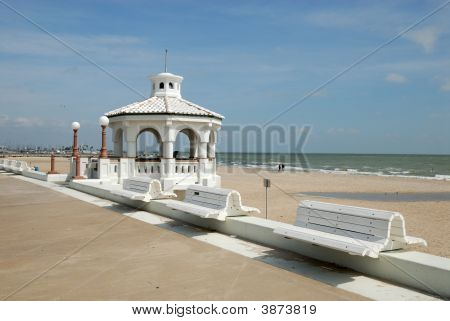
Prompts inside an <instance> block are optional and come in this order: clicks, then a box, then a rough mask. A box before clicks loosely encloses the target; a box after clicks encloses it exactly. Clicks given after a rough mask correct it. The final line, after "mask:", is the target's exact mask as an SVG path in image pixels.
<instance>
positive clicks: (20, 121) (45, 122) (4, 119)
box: [0, 114, 63, 127]
mask: <svg viewBox="0 0 450 321" xmlns="http://www.w3.org/2000/svg"><path fill="white" fill-rule="evenodd" d="M62 123H63V122H60V121H54V120H49V119H43V118H39V117H22V116H19V117H15V118H10V117H9V116H8V115H4V114H0V125H1V126H4V127H46V126H48V127H61V124H62Z"/></svg>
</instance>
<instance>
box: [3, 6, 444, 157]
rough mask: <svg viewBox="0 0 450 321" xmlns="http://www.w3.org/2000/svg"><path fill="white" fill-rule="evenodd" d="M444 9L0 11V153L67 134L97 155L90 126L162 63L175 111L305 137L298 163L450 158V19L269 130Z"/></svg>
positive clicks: (430, 24) (141, 92) (146, 87)
mask: <svg viewBox="0 0 450 321" xmlns="http://www.w3.org/2000/svg"><path fill="white" fill-rule="evenodd" d="M445 2H446V1H445V0H441V1H426V0H421V1H406V0H405V1H376V2H375V1H345V2H344V1H212V0H210V1H201V0H195V1H181V0H171V1H135V0H127V1H125V0H123V1H122V0H115V1H97V0H91V1H11V0H0V145H24V146H25V145H42V146H48V145H50V146H54V145H70V144H71V135H72V133H71V128H70V124H71V122H73V121H78V122H80V123H81V128H80V134H79V141H80V143H86V144H90V145H95V146H98V145H99V144H100V128H99V126H98V124H97V119H98V118H99V116H101V115H102V114H103V113H105V112H108V111H110V110H113V109H115V108H118V107H121V106H123V105H127V104H129V103H132V102H135V101H140V100H143V99H145V98H146V97H148V96H149V95H150V81H149V80H148V76H149V75H152V74H156V73H159V72H161V71H163V69H164V50H165V49H168V50H169V60H168V70H169V72H172V73H175V74H178V75H182V76H183V77H184V81H183V88H182V95H183V98H185V99H188V100H190V101H192V102H195V103H197V104H199V105H201V106H204V107H206V108H208V109H211V110H213V111H216V112H219V113H221V114H222V115H224V116H225V117H226V118H225V120H224V122H223V125H224V127H226V126H231V125H240V126H243V125H256V126H261V125H263V124H267V123H268V122H270V124H276V125H281V126H297V127H299V128H300V127H303V126H305V125H308V126H311V132H310V135H309V137H308V140H307V142H306V145H305V146H304V148H303V151H305V152H321V153H413V154H450V139H449V138H450V28H449V27H450V5H448V6H447V7H445V8H444V9H442V10H440V11H439V12H437V13H436V14H435V15H433V16H431V17H430V18H428V19H426V20H425V21H423V22H421V23H420V24H418V25H417V26H415V27H414V28H412V29H411V30H410V31H408V32H407V33H405V34H403V35H402V36H400V37H398V38H397V39H396V40H394V41H392V42H391V43H389V44H388V45H385V46H383V47H382V48H381V49H380V50H378V51H377V52H376V53H374V54H373V55H371V56H370V57H368V58H367V59H363V60H362V61H361V62H360V63H359V64H357V65H355V66H354V67H353V68H352V69H351V70H349V71H348V72H345V73H343V74H342V75H341V76H340V77H338V78H337V79H335V80H334V81H331V82H330V83H328V84H327V85H326V86H324V87H323V88H321V90H319V91H317V92H316V93H314V94H313V95H311V96H310V97H309V98H307V99H305V100H304V101H302V103H300V104H298V105H296V106H295V107H294V108H292V109H290V110H289V111H287V112H285V113H284V114H282V116H280V117H279V118H277V119H275V120H273V118H274V117H275V116H276V115H278V114H280V113H282V112H284V111H286V110H287V108H288V107H289V106H292V105H293V104H295V103H296V102H298V101H299V100H300V99H302V97H304V96H305V95H307V94H308V93H309V92H311V91H312V90H314V89H315V88H317V87H319V86H321V85H322V84H324V83H326V82H327V81H328V80H330V79H332V78H333V77H334V76H336V75H338V74H339V73H341V72H342V71H343V70H345V69H346V68H348V67H349V66H352V64H354V63H355V62H356V61H358V60H360V59H361V58H362V57H364V56H366V55H367V54H369V53H371V52H373V51H374V50H375V49H376V48H378V47H379V46H380V45H382V44H385V43H386V42H388V41H389V40H390V39H392V38H394V37H395V36H396V35H398V34H399V33H400V32H402V31H403V30H405V29H406V28H407V27H409V26H411V25H413V24H414V23H416V22H417V21H419V20H420V19H422V18H423V17H424V16H426V15H427V14H428V13H430V12H431V11H433V10H435V9H436V8H437V7H439V6H441V5H442V4H444V3H445ZM30 21H32V22H33V23H32V22H30ZM53 37H57V38H58V39H60V40H62V41H63V42H64V43H65V44H67V45H68V46H69V47H71V48H73V50H71V49H69V48H67V47H66V46H64V45H62V44H61V43H60V42H58V41H56V40H55V39H54V38H53ZM83 57H84V58H83ZM86 59H87V60H89V61H90V62H88V61H87V60H86ZM219 147H220V145H219ZM224 149H226V147H224V146H222V150H221V149H220V148H218V150H219V151H226V150H224Z"/></svg>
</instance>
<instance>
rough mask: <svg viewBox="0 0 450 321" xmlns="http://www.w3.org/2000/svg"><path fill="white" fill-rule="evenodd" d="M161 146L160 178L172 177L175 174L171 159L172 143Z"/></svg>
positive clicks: (173, 161) (173, 163) (167, 142)
mask: <svg viewBox="0 0 450 321" xmlns="http://www.w3.org/2000/svg"><path fill="white" fill-rule="evenodd" d="M162 144H163V155H162V156H163V157H162V158H161V167H162V168H161V177H172V176H173V175H174V174H175V159H174V158H173V144H174V142H173V141H165V142H163V143H162Z"/></svg>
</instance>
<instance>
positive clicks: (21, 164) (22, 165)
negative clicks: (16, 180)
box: [15, 161, 28, 170]
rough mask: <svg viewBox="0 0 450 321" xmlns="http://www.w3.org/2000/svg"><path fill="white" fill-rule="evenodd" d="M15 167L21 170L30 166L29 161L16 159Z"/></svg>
mask: <svg viewBox="0 0 450 321" xmlns="http://www.w3.org/2000/svg"><path fill="white" fill-rule="evenodd" d="M15 167H16V168H17V169H20V170H24V169H26V168H27V167H28V165H27V162H24V161H16V164H15Z"/></svg>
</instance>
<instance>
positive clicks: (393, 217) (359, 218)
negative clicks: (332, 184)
mask: <svg viewBox="0 0 450 321" xmlns="http://www.w3.org/2000/svg"><path fill="white" fill-rule="evenodd" d="M295 225H297V226H300V227H305V228H309V229H313V230H318V231H322V232H327V233H331V234H336V235H342V236H348V237H352V238H356V239H361V240H366V241H373V242H377V241H383V240H386V239H392V240H396V239H399V240H400V239H403V238H404V237H405V235H406V233H405V223H404V220H403V216H402V215H401V214H400V213H397V212H389V211H382V210H375V209H370V208H362V207H355V206H344V205H339V204H330V203H322V202H314V201H304V202H302V203H301V204H300V206H299V207H298V210H297V219H296V222H295Z"/></svg>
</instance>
